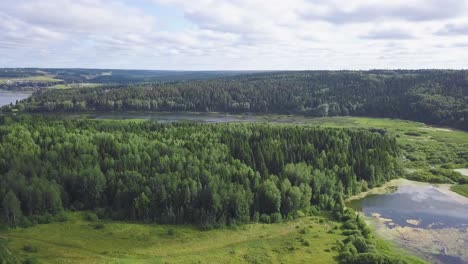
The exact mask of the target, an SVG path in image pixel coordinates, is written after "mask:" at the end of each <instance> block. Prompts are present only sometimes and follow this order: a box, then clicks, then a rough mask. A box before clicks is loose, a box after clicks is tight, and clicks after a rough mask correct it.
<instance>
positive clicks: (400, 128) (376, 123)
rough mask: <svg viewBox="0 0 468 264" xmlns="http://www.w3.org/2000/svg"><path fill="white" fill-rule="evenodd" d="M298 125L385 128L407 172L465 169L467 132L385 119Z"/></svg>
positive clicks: (345, 119)
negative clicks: (395, 145) (441, 168)
mask: <svg viewBox="0 0 468 264" xmlns="http://www.w3.org/2000/svg"><path fill="white" fill-rule="evenodd" d="M302 122H304V123H305V124H308V125H320V126H326V127H342V128H366V129H370V128H377V129H385V131H386V132H387V133H389V134H391V135H393V136H395V137H396V139H397V142H398V144H399V145H400V147H401V149H402V150H403V154H404V156H405V157H406V159H405V162H404V166H405V168H408V169H412V170H425V171H428V170H429V169H430V168H431V167H439V166H448V167H449V168H463V167H466V166H468V156H467V155H466V150H467V149H468V133H467V132H464V131H460V130H455V129H446V128H436V127H432V126H428V125H425V124H423V123H419V122H413V121H406V120H399V119H389V118H366V117H327V118H312V119H305V120H302Z"/></svg>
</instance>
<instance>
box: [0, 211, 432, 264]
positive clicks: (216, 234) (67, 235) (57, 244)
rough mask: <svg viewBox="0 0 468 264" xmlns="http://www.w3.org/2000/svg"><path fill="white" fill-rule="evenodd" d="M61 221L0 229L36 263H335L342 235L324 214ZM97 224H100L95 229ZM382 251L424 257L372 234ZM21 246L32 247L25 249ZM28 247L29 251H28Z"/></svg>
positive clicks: (0, 235)
mask: <svg viewBox="0 0 468 264" xmlns="http://www.w3.org/2000/svg"><path fill="white" fill-rule="evenodd" d="M67 216H68V220H67V221H66V222H61V223H51V224H44V225H37V226H34V227H31V228H27V229H21V228H17V229H12V230H9V231H4V232H0V239H4V240H5V241H7V243H6V244H7V246H8V250H9V251H11V252H12V253H13V254H14V255H16V256H17V257H18V258H19V259H33V260H35V261H37V262H39V263H323V264H326V263H337V260H336V256H337V254H338V253H337V252H336V251H335V250H334V246H335V245H336V241H337V240H343V239H344V238H345V236H343V235H341V234H340V233H341V231H340V230H339V229H338V230H335V229H334V227H337V226H339V225H340V224H339V223H337V222H334V221H331V220H329V219H328V218H327V217H326V216H313V217H303V218H300V219H297V220H294V221H286V222H283V223H277V224H260V223H256V224H247V225H242V226H238V227H232V228H223V229H214V230H209V231H201V230H199V229H197V228H195V227H192V226H180V225H179V226H173V225H156V224H137V223H128V222H117V221H104V220H98V221H97V222H96V221H87V220H85V213H68V214H67ZM98 224H102V226H103V228H100V229H96V226H97V225H98ZM375 241H376V248H377V250H378V251H379V252H381V253H382V254H384V255H388V256H392V257H398V258H400V259H402V260H406V261H408V263H414V264H419V263H421V264H422V263H425V262H424V261H422V260H421V259H419V258H417V257H412V256H410V255H408V253H407V252H406V251H403V250H401V249H397V248H395V247H394V246H393V245H392V244H390V243H389V242H387V241H384V240H383V239H380V238H377V239H376V240H375ZM26 247H29V248H32V249H34V250H29V251H28V250H25V248H26ZM31 251H32V252H31Z"/></svg>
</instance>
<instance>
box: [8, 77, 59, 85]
mask: <svg viewBox="0 0 468 264" xmlns="http://www.w3.org/2000/svg"><path fill="white" fill-rule="evenodd" d="M8 81H11V82H61V81H62V80H59V79H55V78H54V77H52V76H49V75H43V76H30V77H24V78H0V84H2V83H6V82H8Z"/></svg>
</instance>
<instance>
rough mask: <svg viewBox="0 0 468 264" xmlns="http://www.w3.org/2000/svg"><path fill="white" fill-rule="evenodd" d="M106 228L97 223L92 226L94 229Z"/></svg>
mask: <svg viewBox="0 0 468 264" xmlns="http://www.w3.org/2000/svg"><path fill="white" fill-rule="evenodd" d="M105 227H106V226H105V225H104V224H103V223H97V224H95V225H94V229H104V228H105Z"/></svg>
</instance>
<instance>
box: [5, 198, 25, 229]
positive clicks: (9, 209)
mask: <svg viewBox="0 0 468 264" xmlns="http://www.w3.org/2000/svg"><path fill="white" fill-rule="evenodd" d="M2 206H3V215H4V217H5V221H6V222H7V223H8V224H11V225H15V224H17V223H18V221H19V219H20V218H21V217H22V215H23V214H22V212H21V204H20V201H19V200H18V198H17V197H16V195H15V193H14V192H13V191H12V190H9V191H8V192H7V193H6V195H5V197H4V198H3V202H2Z"/></svg>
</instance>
